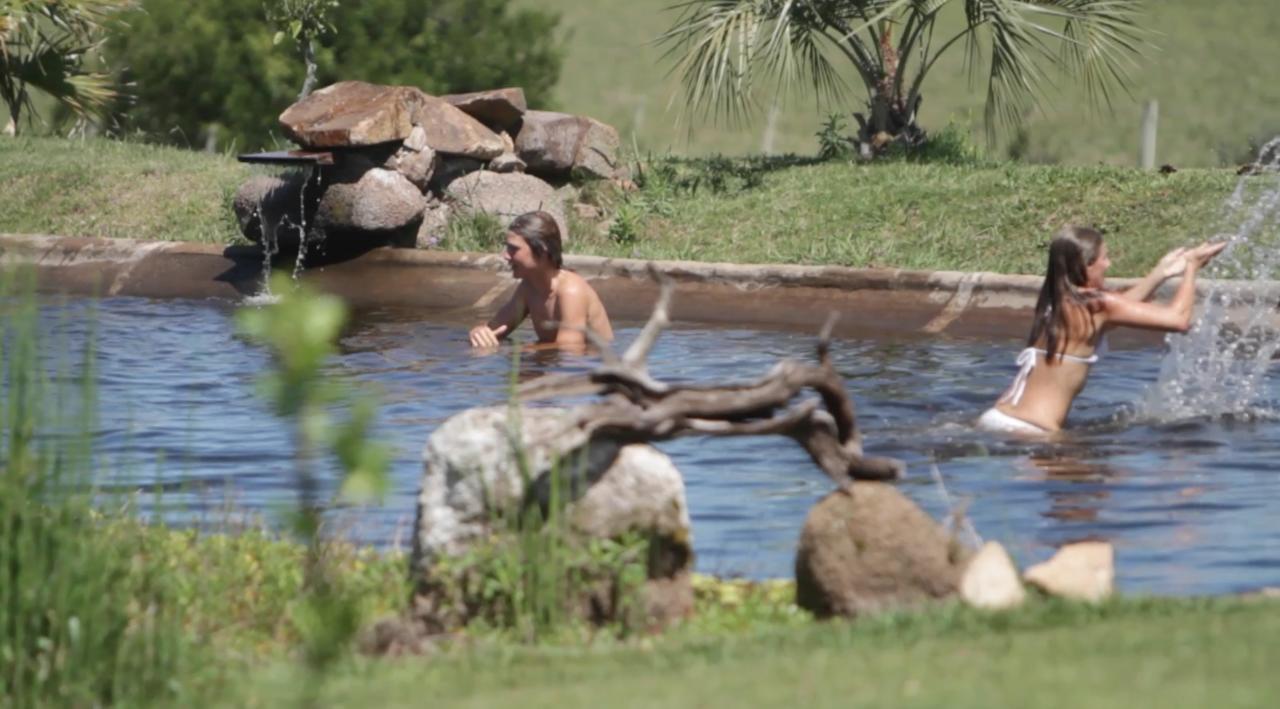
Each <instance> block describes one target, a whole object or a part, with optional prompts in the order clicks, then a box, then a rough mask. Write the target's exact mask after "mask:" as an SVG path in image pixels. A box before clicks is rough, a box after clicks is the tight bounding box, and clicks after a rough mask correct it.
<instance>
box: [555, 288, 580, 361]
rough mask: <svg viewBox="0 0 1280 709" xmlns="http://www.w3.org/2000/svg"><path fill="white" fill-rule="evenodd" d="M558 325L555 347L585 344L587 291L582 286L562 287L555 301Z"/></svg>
mask: <svg viewBox="0 0 1280 709" xmlns="http://www.w3.org/2000/svg"><path fill="white" fill-rule="evenodd" d="M556 310H558V311H559V312H558V313H557V314H558V315H559V318H558V319H559V323H558V324H557V325H556V346H557V347H566V346H567V347H583V346H585V345H586V344H587V336H586V333H585V331H586V329H587V291H586V289H585V288H583V287H582V284H580V283H576V282H572V283H568V284H566V285H565V286H564V288H563V289H562V290H561V292H560V293H559V296H558V297H557V299H556Z"/></svg>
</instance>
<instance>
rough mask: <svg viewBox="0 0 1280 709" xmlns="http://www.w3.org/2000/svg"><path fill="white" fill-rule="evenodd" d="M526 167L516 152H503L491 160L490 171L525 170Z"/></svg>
mask: <svg viewBox="0 0 1280 709" xmlns="http://www.w3.org/2000/svg"><path fill="white" fill-rule="evenodd" d="M526 167H528V166H527V165H525V164H524V161H523V160H521V159H520V158H518V157H516V155H515V153H503V154H501V155H499V156H498V157H496V158H494V159H492V160H490V161H489V171H490V172H524V171H525V168H526Z"/></svg>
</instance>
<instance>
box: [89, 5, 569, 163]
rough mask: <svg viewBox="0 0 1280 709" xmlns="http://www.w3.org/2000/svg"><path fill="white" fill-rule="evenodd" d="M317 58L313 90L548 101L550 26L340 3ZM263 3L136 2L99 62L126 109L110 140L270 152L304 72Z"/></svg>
mask: <svg viewBox="0 0 1280 709" xmlns="http://www.w3.org/2000/svg"><path fill="white" fill-rule="evenodd" d="M327 17H328V18H329V19H330V21H331V23H332V25H333V27H335V28H336V32H335V33H334V34H333V36H332V37H330V38H329V39H328V40H327V43H326V44H325V46H321V47H319V48H318V49H317V51H316V53H315V56H316V61H317V64H318V79H319V83H320V84H321V85H326V84H330V83H333V82H336V81H341V80H347V79H359V80H363V81H371V82H376V83H386V84H405V85H411V86H417V87H419V88H421V89H423V90H424V91H426V92H427V93H431V94H444V93H456V92H462V91H474V90H480V89H490V88H495V87H498V86H521V87H523V88H524V90H525V94H526V97H527V98H528V99H529V102H530V104H531V105H535V106H546V105H547V104H549V103H550V102H551V88H552V86H554V85H555V82H556V79H557V78H558V76H559V72H560V61H561V51H560V49H559V47H558V46H557V42H556V40H555V38H554V31H555V27H556V24H557V22H558V19H557V17H556V16H554V15H550V14H548V13H545V12H541V11H537V10H529V9H519V10H512V9H511V8H510V0H437V1H435V2H430V3H421V2H401V1H399V0H360V1H359V2H355V1H348V2H342V3H341V4H340V5H339V6H338V7H337V8H334V9H333V10H332V11H331V12H330V14H329V15H328V16H327ZM275 31H276V28H275V27H274V26H273V25H272V24H271V23H269V22H268V21H267V18H266V11H265V9H264V7H263V2H262V0H141V2H140V8H139V9H138V10H137V11H135V12H130V13H125V14H124V15H122V16H121V17H120V18H119V20H118V21H117V22H116V23H115V24H114V25H113V26H112V28H111V38H110V40H109V41H108V43H107V49H106V52H107V57H108V60H109V62H110V63H111V65H112V66H114V67H116V68H117V71H118V74H119V76H118V83H120V84H121V85H124V86H127V87H128V89H129V92H130V93H131V94H133V96H134V99H133V101H132V102H131V103H130V104H120V105H118V107H117V111H116V114H117V116H118V119H117V126H116V129H117V130H119V131H122V132H126V133H132V132H142V133H144V134H146V135H148V136H149V137H152V138H154V139H158V140H164V141H168V142H174V143H179V144H188V145H191V144H197V143H205V144H218V145H221V146H228V145H234V146H235V147H236V148H237V149H243V150H253V149H258V148H261V147H269V146H272V145H273V144H274V143H276V142H278V141H279V137H278V133H277V132H276V131H277V128H276V116H278V115H279V114H280V112H281V111H283V110H284V109H285V108H286V107H288V106H289V105H290V104H291V103H293V102H294V100H295V99H296V98H297V89H298V87H299V86H301V85H302V81H303V74H304V72H305V66H304V64H303V63H302V62H300V61H298V59H297V56H296V49H295V48H294V47H292V46H290V45H289V43H287V42H286V43H281V44H280V45H279V46H276V45H275V44H274V43H273V37H274V34H275Z"/></svg>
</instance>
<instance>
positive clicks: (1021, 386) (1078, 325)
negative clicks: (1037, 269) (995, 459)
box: [978, 226, 1226, 436]
mask: <svg viewBox="0 0 1280 709" xmlns="http://www.w3.org/2000/svg"><path fill="white" fill-rule="evenodd" d="M1225 246H1226V244H1225V243H1204V244H1201V245H1200V246H1196V247H1193V248H1189V249H1181V248H1180V249H1174V250H1173V251H1170V252H1169V253H1168V254H1166V255H1165V256H1164V257H1163V258H1161V259H1160V262H1159V263H1157V264H1156V266H1155V268H1153V269H1152V270H1151V272H1150V273H1148V274H1147V275H1146V276H1144V277H1143V278H1141V279H1140V280H1139V281H1138V282H1137V283H1136V284H1134V285H1133V286H1131V287H1130V288H1128V289H1126V290H1124V291H1115V292H1112V291H1107V290H1104V287H1105V276H1106V272H1107V269H1108V268H1109V267H1110V266H1111V259H1110V257H1109V256H1108V255H1107V246H1106V244H1104V243H1103V241H1102V234H1101V233H1099V232H1098V231H1097V230H1095V229H1090V228H1087V227H1078V226H1069V227H1066V228H1064V229H1063V230H1062V231H1060V232H1058V234H1057V235H1056V236H1054V237H1053V240H1052V241H1051V242H1050V243H1049V265H1048V269H1047V270H1046V272H1045V277H1044V285H1043V286H1041V288H1040V296H1039V298H1038V299H1037V300H1036V309H1035V319H1034V320H1033V321H1032V324H1031V334H1030V335H1029V336H1028V337H1027V346H1026V348H1025V349H1023V350H1022V352H1020V353H1019V354H1018V360H1017V363H1018V367H1019V369H1018V374H1017V376H1016V377H1015V378H1014V380H1013V384H1012V385H1011V386H1010V387H1009V388H1008V389H1007V390H1006V391H1005V392H1004V394H1003V395H1002V396H1001V397H1000V399H999V400H998V401H996V404H995V406H993V407H991V408H990V409H988V410H987V411H986V412H985V413H983V414H982V416H981V417H980V418H979V419H978V426H979V427H980V428H984V429H987V430H992V431H999V432H1005V433H1017V434H1031V435H1037V436H1039V435H1046V434H1050V433H1053V432H1055V431H1058V430H1060V429H1061V428H1062V425H1063V424H1064V423H1065V422H1066V420H1067V413H1068V412H1069V411H1070V410H1071V402H1072V401H1073V400H1075V398H1076V395H1077V394H1079V393H1080V390H1081V389H1083V388H1084V384H1085V380H1086V379H1087V378H1088V376H1089V367H1090V366H1091V365H1092V364H1093V363H1094V362H1097V361H1098V356H1099V354H1101V352H1102V351H1103V350H1104V349H1105V340H1104V339H1103V338H1104V335H1105V334H1106V332H1107V330H1109V329H1111V328H1114V327H1136V328H1142V329H1146V330H1157V331H1163V332H1186V331H1187V330H1188V329H1189V328H1190V327H1191V312H1192V306H1193V305H1194V304H1195V295H1196V286H1195V282H1196V275H1197V274H1198V273H1199V271H1200V268H1201V267H1202V266H1204V265H1205V264H1206V263H1208V262H1209V260H1210V259H1212V258H1213V257H1214V256H1216V255H1217V254H1218V252H1220V251H1222V249H1223V248H1224V247H1225ZM1178 275H1181V276H1182V282H1181V283H1180V284H1179V285H1178V289H1177V291H1176V292H1175V293H1174V295H1173V298H1171V299H1170V300H1169V302H1167V303H1150V302H1147V301H1148V300H1149V299H1150V298H1151V296H1152V295H1153V294H1154V293H1155V291H1156V289H1157V288H1159V286H1160V284H1161V283H1163V282H1164V281H1165V280H1167V279H1169V278H1172V277H1174V276H1178Z"/></svg>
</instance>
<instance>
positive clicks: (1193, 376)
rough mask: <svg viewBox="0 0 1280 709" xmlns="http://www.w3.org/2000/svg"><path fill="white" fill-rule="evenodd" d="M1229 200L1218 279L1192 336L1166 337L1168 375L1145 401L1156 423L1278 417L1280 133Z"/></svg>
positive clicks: (1141, 413)
mask: <svg viewBox="0 0 1280 709" xmlns="http://www.w3.org/2000/svg"><path fill="white" fill-rule="evenodd" d="M1244 173H1245V174H1244V175H1243V176H1242V177H1241V178H1240V181H1239V182H1238V183H1237V184H1236V188H1235V190H1234V191H1233V192H1232V194H1231V197H1230V198H1228V200H1227V202H1226V205H1225V214H1224V218H1223V222H1224V223H1225V224H1227V225H1232V224H1234V225H1235V226H1233V227H1231V226H1229V227H1228V228H1229V231H1228V232H1227V233H1224V234H1221V235H1220V236H1221V237H1225V238H1226V239H1227V242H1228V243H1227V248H1226V249H1225V250H1224V251H1223V252H1222V253H1221V254H1219V255H1218V257H1217V258H1216V259H1214V261H1213V263H1212V264H1211V265H1210V267H1209V269H1207V271H1206V273H1205V275H1207V276H1209V277H1211V278H1215V279H1219V280H1216V281H1215V282H1214V283H1213V284H1212V285H1211V286H1210V287H1209V289H1208V291H1207V292H1205V293H1204V296H1203V298H1202V302H1203V309H1202V311H1201V314H1200V316H1199V317H1198V318H1197V319H1196V320H1195V322H1194V323H1192V327H1191V330H1190V332H1188V333H1187V334H1186V335H1169V336H1167V337H1166V338H1165V341H1166V344H1168V346H1169V352H1168V354H1166V355H1165V357H1164V360H1163V361H1162V362H1161V364H1160V376H1159V378H1158V379H1157V380H1156V382H1155V384H1153V385H1152V386H1151V387H1150V388H1149V389H1148V390H1147V392H1146V394H1145V396H1144V398H1143V400H1142V401H1140V402H1139V404H1138V406H1137V411H1136V412H1135V413H1136V417H1137V418H1141V419H1144V420H1154V421H1176V420H1181V419H1189V418H1201V417H1222V416H1233V417H1242V418H1253V417H1257V416H1264V417H1270V416H1272V415H1274V414H1273V412H1271V411H1270V409H1271V408H1272V407H1273V406H1274V404H1273V403H1272V402H1267V401H1263V400H1262V398H1261V393H1262V392H1263V391H1264V387H1263V385H1264V383H1265V379H1266V376H1267V373H1268V370H1269V369H1270V367H1271V360H1272V358H1273V357H1274V356H1275V355H1276V353H1277V350H1280V333H1277V331H1276V328H1275V321H1276V302H1277V298H1278V296H1280V291H1278V290H1277V289H1276V288H1275V287H1274V286H1269V285H1268V282H1269V281H1271V280H1272V279H1275V278H1276V277H1277V275H1278V274H1280V248H1277V245H1278V243H1280V238H1278V236H1280V138H1275V139H1273V140H1271V141H1270V142H1269V143H1267V144H1266V145H1264V146H1263V147H1262V149H1261V150H1260V151H1259V153H1258V159H1257V161H1256V162H1255V163H1253V164H1252V165H1250V166H1248V167H1247V168H1246V169H1245V170H1244Z"/></svg>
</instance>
